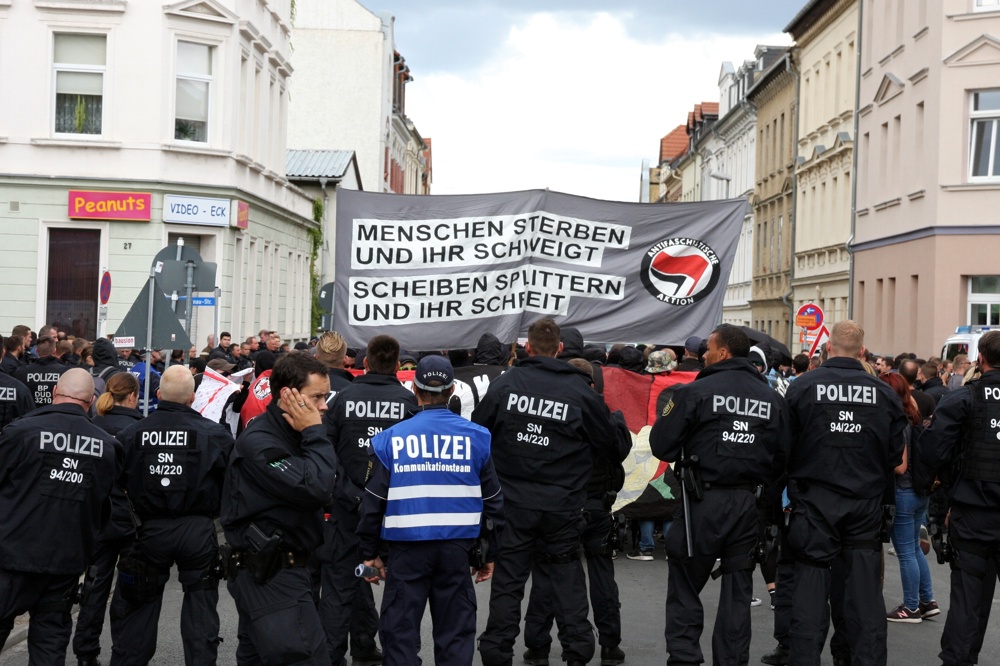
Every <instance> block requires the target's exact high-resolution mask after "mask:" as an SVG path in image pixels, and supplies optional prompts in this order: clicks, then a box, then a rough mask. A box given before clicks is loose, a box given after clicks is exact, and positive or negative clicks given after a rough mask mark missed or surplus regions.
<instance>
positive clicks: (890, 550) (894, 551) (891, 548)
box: [885, 546, 896, 557]
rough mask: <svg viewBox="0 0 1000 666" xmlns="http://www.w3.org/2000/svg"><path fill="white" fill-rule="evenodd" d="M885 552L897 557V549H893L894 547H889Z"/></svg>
mask: <svg viewBox="0 0 1000 666" xmlns="http://www.w3.org/2000/svg"><path fill="white" fill-rule="evenodd" d="M885 552H887V553H888V554H890V555H892V556H893V557H895V556H896V549H895V548H894V547H892V546H889V548H887V549H886V551H885Z"/></svg>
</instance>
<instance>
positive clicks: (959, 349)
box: [941, 342, 969, 361]
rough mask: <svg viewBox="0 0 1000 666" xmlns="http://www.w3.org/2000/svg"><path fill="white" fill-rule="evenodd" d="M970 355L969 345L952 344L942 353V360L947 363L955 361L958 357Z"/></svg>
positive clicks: (945, 347) (961, 343)
mask: <svg viewBox="0 0 1000 666" xmlns="http://www.w3.org/2000/svg"><path fill="white" fill-rule="evenodd" d="M968 353H969V343H967V342H952V343H950V344H947V345H945V346H944V349H943V350H942V351H941V358H943V359H945V360H946V361H954V360H955V357H956V356H958V355H959V354H966V355H967V354H968Z"/></svg>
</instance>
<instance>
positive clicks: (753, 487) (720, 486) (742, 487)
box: [704, 481, 757, 493]
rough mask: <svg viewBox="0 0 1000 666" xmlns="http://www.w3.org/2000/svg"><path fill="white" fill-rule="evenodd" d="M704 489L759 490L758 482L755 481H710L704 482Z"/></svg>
mask: <svg viewBox="0 0 1000 666" xmlns="http://www.w3.org/2000/svg"><path fill="white" fill-rule="evenodd" d="M704 490H746V491H747V492H751V493H752V492H754V491H755V490H757V484H755V483H738V484H724V483H708V482H707V481H706V482H705V484H704Z"/></svg>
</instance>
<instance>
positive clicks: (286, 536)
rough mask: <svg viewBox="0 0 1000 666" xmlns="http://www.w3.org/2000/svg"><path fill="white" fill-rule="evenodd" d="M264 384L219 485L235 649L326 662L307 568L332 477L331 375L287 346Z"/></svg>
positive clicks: (245, 657)
mask: <svg viewBox="0 0 1000 666" xmlns="http://www.w3.org/2000/svg"><path fill="white" fill-rule="evenodd" d="M270 385H271V391H272V395H273V399H272V400H271V402H270V404H269V405H268V406H267V409H266V410H265V411H264V413H263V414H262V415H260V416H258V417H257V418H256V419H254V421H253V422H252V423H251V424H250V425H249V427H248V428H247V429H246V430H244V431H243V434H242V435H240V437H239V439H238V440H237V442H236V446H235V448H234V449H233V454H232V456H231V458H230V462H229V467H228V468H227V470H226V482H225V487H224V490H223V501H222V525H223V527H224V528H225V530H226V541H227V543H228V544H229V546H231V547H232V548H233V550H234V554H233V557H231V558H228V562H227V563H226V564H227V568H228V573H227V576H228V577H229V593H230V594H231V595H232V596H233V599H234V600H235V601H236V609H237V610H238V611H239V614H240V626H239V638H240V643H239V647H238V648H237V651H236V656H237V660H238V661H239V662H240V663H248V662H254V661H258V660H259V661H260V662H262V663H264V664H287V663H296V664H317V665H320V664H321V665H322V666H329V663H330V659H329V656H328V652H327V649H326V640H325V636H324V633H323V627H322V625H321V623H320V620H319V614H318V613H317V611H316V605H315V603H314V601H313V597H312V580H311V576H310V573H309V571H308V569H307V568H306V567H307V566H308V564H309V559H310V557H311V556H312V554H313V552H314V551H315V549H316V548H317V547H318V546H319V545H320V543H321V541H322V515H321V512H320V510H321V509H322V507H323V506H324V505H326V504H328V503H329V501H330V489H331V488H332V487H333V483H334V479H335V477H336V455H335V454H334V452H333V447H332V446H331V445H330V440H329V438H328V437H327V435H326V428H325V427H324V426H323V422H322V412H324V411H325V410H326V409H327V405H326V398H327V395H328V394H329V392H330V380H329V379H328V378H327V372H326V367H325V366H323V364H322V363H320V362H319V361H317V360H316V359H314V358H312V357H311V356H310V355H309V354H308V353H303V352H290V353H288V354H284V355H282V357H281V358H280V359H279V360H278V362H277V363H275V366H274V369H273V371H272V373H271V382H270ZM234 565H235V568H234Z"/></svg>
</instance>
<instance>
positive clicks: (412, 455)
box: [357, 346, 503, 666]
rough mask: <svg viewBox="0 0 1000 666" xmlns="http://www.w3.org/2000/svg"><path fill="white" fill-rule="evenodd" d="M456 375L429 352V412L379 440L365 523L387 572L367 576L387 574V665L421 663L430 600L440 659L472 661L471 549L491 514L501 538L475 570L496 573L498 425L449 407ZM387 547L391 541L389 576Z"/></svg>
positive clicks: (454, 663) (363, 545) (370, 550)
mask: <svg viewBox="0 0 1000 666" xmlns="http://www.w3.org/2000/svg"><path fill="white" fill-rule="evenodd" d="M370 350H371V346H369V351H370ZM366 360H367V357H366ZM454 381H455V373H454V370H453V369H452V367H451V363H450V362H449V361H448V359H446V358H445V357H443V356H427V357H424V358H423V359H421V361H420V363H418V364H417V370H416V375H415V377H414V380H413V392H414V393H415V394H416V397H417V402H418V403H419V405H420V409H421V411H420V412H418V413H417V414H416V415H415V416H413V418H410V419H407V420H405V421H403V422H401V423H398V424H396V425H394V426H392V427H390V428H388V429H386V430H384V431H382V432H381V433H379V434H377V435H375V436H374V437H372V441H371V449H372V478H371V479H370V480H369V482H368V485H367V486H366V489H365V490H366V492H365V495H364V500H363V501H362V509H361V517H360V519H359V522H358V530H357V532H358V537H359V540H360V552H361V556H362V557H363V558H364V563H365V564H366V565H368V566H371V567H374V568H375V569H377V570H378V571H379V576H378V577H372V578H368V579H367V580H368V581H369V582H374V583H376V584H377V583H378V580H379V579H380V578H381V579H382V580H385V581H386V591H385V595H384V596H383V597H382V621H381V628H380V630H379V634H380V636H381V638H382V646H383V648H384V662H383V663H385V664H386V665H387V666H404V665H407V664H414V663H419V661H420V660H419V658H418V657H417V654H418V652H419V651H420V620H421V618H422V617H423V614H424V607H425V606H426V605H427V602H428V600H429V601H430V606H431V616H432V617H433V618H434V663H435V664H437V665H438V666H467V665H468V664H471V663H472V656H473V651H474V648H475V638H476V594H475V592H474V591H473V589H472V581H471V579H470V577H469V565H470V550H471V549H472V548H473V546H474V544H475V541H476V540H477V539H478V538H479V536H480V525H481V524H482V523H483V522H484V521H483V516H484V515H485V517H486V519H488V520H491V521H492V522H493V530H492V531H491V532H490V533H489V538H490V539H491V540H492V546H493V547H492V548H487V550H486V552H485V553H484V554H483V561H482V562H477V563H476V564H475V566H474V567H473V570H474V572H475V573H476V582H477V583H479V582H482V581H484V580H489V579H490V577H491V576H492V575H493V560H494V557H493V555H494V553H495V552H496V548H497V546H498V544H499V538H498V537H499V533H500V530H501V528H502V527H503V495H502V494H501V492H500V484H499V482H498V481H497V476H496V472H495V471H494V469H493V462H492V459H491V458H490V433H489V431H488V430H486V429H485V428H483V427H481V426H477V425H475V424H473V423H470V422H468V421H466V420H465V419H463V418H462V417H461V416H459V415H457V414H454V413H452V412H451V411H449V409H448V399H449V397H450V396H451V392H452V389H453V386H454ZM380 546H385V547H387V548H388V560H387V561H388V563H389V564H390V565H391V569H390V571H389V573H388V575H387V574H386V570H385V568H384V567H383V560H382V559H381V557H379V553H380V552H381V549H380Z"/></svg>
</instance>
